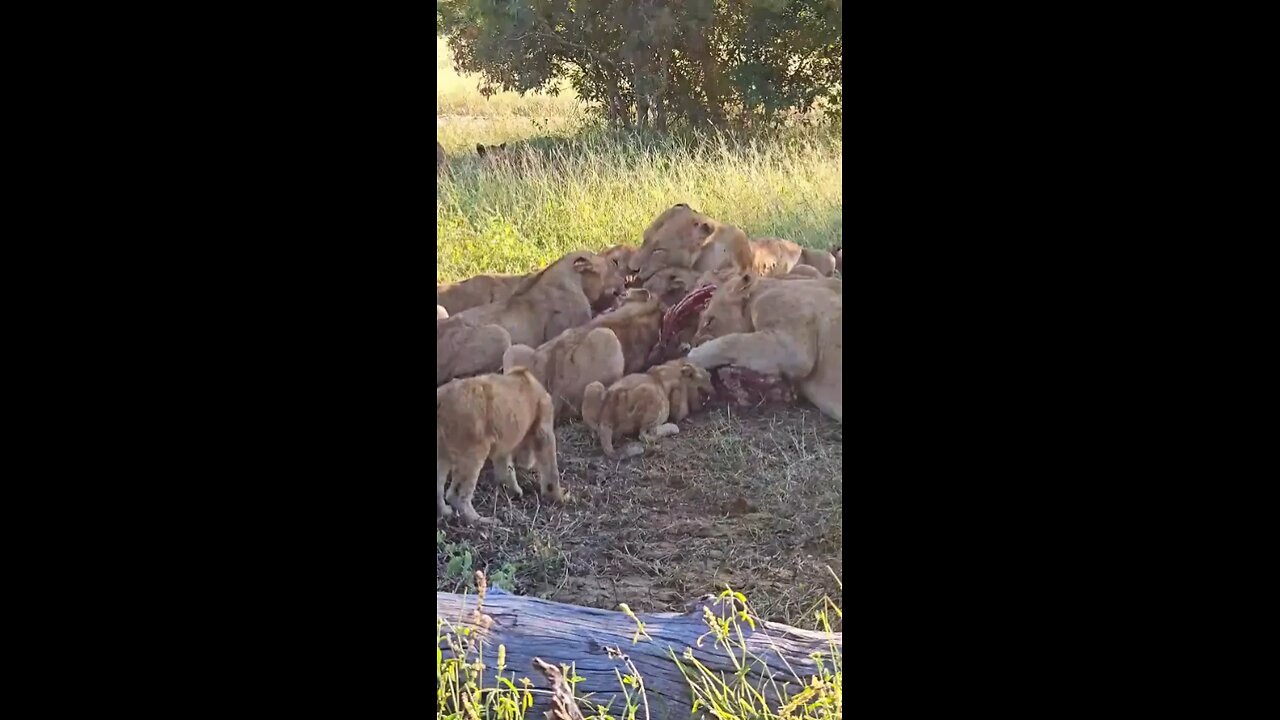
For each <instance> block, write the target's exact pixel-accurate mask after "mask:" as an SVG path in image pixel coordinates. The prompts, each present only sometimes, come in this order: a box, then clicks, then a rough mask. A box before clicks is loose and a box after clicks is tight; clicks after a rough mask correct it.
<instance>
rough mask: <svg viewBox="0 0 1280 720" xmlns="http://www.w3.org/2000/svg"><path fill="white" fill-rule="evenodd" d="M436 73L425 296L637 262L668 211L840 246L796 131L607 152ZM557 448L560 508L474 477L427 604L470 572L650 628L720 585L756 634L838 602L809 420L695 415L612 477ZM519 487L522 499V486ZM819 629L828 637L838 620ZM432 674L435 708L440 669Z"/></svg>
mask: <svg viewBox="0 0 1280 720" xmlns="http://www.w3.org/2000/svg"><path fill="white" fill-rule="evenodd" d="M436 69H437V76H438V81H439V86H438V87H439V88H440V89H439V91H438V94H437V96H436V115H437V118H436V137H437V140H438V141H439V142H440V143H441V144H442V145H443V146H444V147H445V150H446V152H447V153H448V154H449V162H448V168H447V170H446V172H444V173H442V174H440V176H439V177H438V178H437V182H436V281H437V282H445V281H453V280H459V279H462V278H465V277H469V276H471V275H475V274H477V273H485V272H502V273H516V272H527V271H530V270H534V269H536V268H539V267H542V266H545V265H546V264H547V263H549V262H551V261H552V260H555V259H556V258H558V257H560V256H561V255H563V254H564V253H566V252H570V251H573V250H579V249H587V250H601V249H604V248H605V247H608V246H611V245H615V244H631V245H638V244H639V242H640V238H641V233H642V232H643V230H644V228H645V227H646V226H647V225H648V224H649V223H650V222H651V221H652V219H653V218H654V217H655V216H657V215H658V214H659V213H660V212H662V211H663V210H665V209H666V208H668V207H670V206H671V205H673V204H675V203H679V202H685V203H689V204H690V205H692V206H693V207H695V208H697V209H698V210H700V211H702V212H705V213H707V214H709V215H712V216H713V217H716V218H718V219H720V220H723V221H726V222H732V223H734V224H737V225H740V226H742V227H743V228H745V229H746V230H747V231H748V233H750V234H752V235H757V236H759V235H774V236H779V237H785V238H789V239H792V240H795V241H797V242H799V243H801V244H804V245H808V246H812V247H830V246H831V245H833V244H836V243H842V227H843V208H842V202H843V189H842V182H843V178H842V167H841V140H840V137H839V136H838V135H836V134H833V133H831V132H829V131H825V130H821V129H797V130H795V131H792V132H788V133H786V134H783V135H781V136H779V137H776V138H774V139H772V140H769V141H755V142H745V143H744V142H731V141H728V140H724V139H718V140H717V139H712V140H710V141H709V142H704V143H701V144H697V145H693V144H688V143H683V142H674V141H666V142H658V141H650V142H640V141H636V140H627V139H620V138H618V137H616V136H611V135H610V134H609V133H607V132H604V131H602V130H601V129H600V128H598V127H595V126H593V125H592V123H591V121H590V119H589V115H588V114H586V113H584V112H583V108H582V107H581V106H580V104H579V103H578V101H577V99H576V98H575V97H574V96H573V93H572V92H571V91H569V90H568V89H567V88H566V89H565V90H566V91H565V92H563V93H561V94H560V95H559V96H558V97H549V96H536V95H532V96H526V97H520V96H519V95H516V94H514V93H499V94H498V95H495V96H493V97H491V98H488V99H486V98H484V97H482V96H481V95H480V93H479V91H478V83H477V81H476V79H475V78H472V77H465V76H460V75H458V74H457V73H455V72H454V71H453V69H452V67H451V63H450V61H449V59H448V57H447V51H446V50H445V49H444V47H443V44H442V43H438V44H437V55H436ZM503 142H505V143H508V149H509V151H510V153H511V154H510V155H509V156H508V157H507V158H506V159H505V160H502V161H497V162H495V161H492V160H489V159H482V158H480V157H478V156H477V154H476V150H475V145H476V143H483V144H485V145H497V144H501V143H503ZM556 440H557V448H558V456H559V464H560V469H561V472H562V482H563V483H564V484H565V486H566V488H567V489H568V490H569V492H570V493H571V501H570V502H569V503H568V504H566V505H557V506H547V505H542V504H540V502H539V500H538V498H537V494H536V492H531V491H529V490H526V493H525V496H524V498H522V499H520V500H515V499H513V498H511V497H510V496H509V495H507V493H506V492H505V491H504V490H501V489H499V488H497V487H496V483H495V482H494V481H493V478H492V474H491V471H490V470H489V469H488V468H486V469H485V471H484V472H483V474H482V475H481V477H480V480H479V483H478V485H477V490H476V496H475V505H476V508H477V510H479V511H480V513H481V514H482V515H486V516H489V517H494V518H496V519H497V521H498V522H497V523H496V524H495V525H493V526H488V527H462V526H459V525H457V524H453V523H450V524H446V525H445V526H444V528H443V529H442V530H440V531H438V533H437V536H436V586H437V589H438V590H441V591H451V592H460V591H464V590H466V589H467V588H468V587H469V586H470V583H471V578H472V576H473V573H474V571H475V570H478V569H483V570H485V571H486V574H487V576H488V578H489V582H490V583H491V584H495V585H498V586H501V587H504V588H505V589H508V590H514V591H516V592H519V593H522V594H528V595H537V596H540V597H544V598H548V599H552V600H556V601H559V602H567V603H573V604H578V605H587V606H592V607H600V608H609V609H613V608H616V607H617V606H618V604H619V603H627V604H628V605H629V606H630V607H631V608H632V609H634V610H635V611H637V612H649V611H664V610H680V609H682V607H683V604H684V603H685V602H686V601H688V600H691V599H693V598H696V597H699V596H701V595H703V594H705V593H716V592H720V591H722V590H724V588H725V587H726V586H731V587H732V588H733V589H735V590H740V591H742V592H743V593H745V594H746V595H747V596H748V597H749V598H750V599H751V602H752V604H753V606H754V608H755V610H756V611H757V612H758V613H759V617H761V618H764V619H768V620H775V621H780V622H785V623H787V624H790V625H795V626H799V627H805V628H810V629H816V628H817V627H818V626H819V625H820V624H821V621H820V620H818V619H817V616H816V615H815V611H819V610H822V609H823V608H824V607H827V605H826V603H827V602H828V598H831V599H834V600H835V601H836V602H837V603H839V601H840V598H841V595H842V588H841V587H840V585H839V581H838V580H837V579H836V578H838V577H840V576H842V575H843V567H842V565H843V548H842V546H841V539H840V533H841V527H842V518H843V511H842V506H843V500H842V492H843V483H842V481H841V474H842V471H843V428H842V426H841V425H839V424H838V423H835V422H832V421H830V420H828V419H827V418H825V417H823V416H822V415H821V414H820V413H818V412H817V411H816V410H815V409H814V408H812V407H810V406H806V405H796V406H790V407H777V406H774V407H765V408H758V409H747V410H742V409H739V408H736V407H735V408H725V407H721V408H718V409H712V410H711V411H709V412H706V413H701V414H698V415H696V416H694V417H692V418H690V419H689V420H688V421H686V422H684V423H682V424H681V431H680V434H679V435H677V436H675V437H672V438H667V439H666V440H664V441H663V442H662V443H661V445H659V446H656V447H651V448H650V450H649V451H648V452H646V454H645V455H644V456H642V457H640V458H635V459H632V460H628V461H625V462H614V461H609V460H607V459H606V458H604V457H603V455H602V454H601V452H600V450H599V446H598V444H597V442H596V440H595V438H594V437H592V436H591V434H590V433H589V432H588V431H587V430H586V429H585V427H583V426H582V425H581V424H579V423H570V424H566V425H562V426H560V427H558V428H557V432H556ZM519 477H520V481H521V483H522V484H523V485H524V486H525V487H526V488H529V489H531V488H532V485H533V480H532V475H526V474H525V473H524V471H520V472H519ZM830 620H831V622H832V625H833V626H834V628H835V629H836V630H841V629H842V628H841V622H842V621H841V619H840V618H839V617H838V616H837V617H833V618H831V619H830ZM438 641H439V638H438ZM437 675H438V677H437V687H438V690H439V688H440V687H441V684H440V682H441V679H440V666H438V667H437ZM836 682H837V683H838V682H839V680H838V678H837V680H836ZM440 707H441V708H443V707H445V705H444V704H443V702H442V704H441V705H440ZM735 715H736V716H738V717H743V718H752V717H766V716H765V715H759V714H754V713H750V712H738V713H735ZM441 716H442V717H444V716H449V717H452V715H449V714H448V713H445V715H441ZM469 716H470V715H467V714H462V715H459V717H469ZM480 716H481V717H499V716H502V717H518V716H520V715H515V714H513V715H510V716H508V715H502V714H501V713H494V714H488V713H485V712H481V713H480ZM769 717H771V716H769ZM795 717H839V711H838V710H837V711H836V712H835V713H834V714H824V713H817V712H815V713H813V714H803V715H801V714H799V713H797V714H796V716H795Z"/></svg>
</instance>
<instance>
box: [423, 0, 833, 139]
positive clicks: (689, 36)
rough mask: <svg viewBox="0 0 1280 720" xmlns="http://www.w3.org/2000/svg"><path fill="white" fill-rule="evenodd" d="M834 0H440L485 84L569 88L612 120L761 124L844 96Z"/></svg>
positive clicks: (459, 55) (829, 109) (461, 55)
mask: <svg viewBox="0 0 1280 720" xmlns="http://www.w3.org/2000/svg"><path fill="white" fill-rule="evenodd" d="M841 8H842V2H841V0H675V1H673V2H658V1H657V0H437V2H436V27H437V32H441V31H443V33H444V34H445V35H446V36H448V38H449V42H450V47H451V48H452V49H453V51H454V58H455V61H456V63H457V65H458V67H459V68H460V69H461V70H464V71H467V72H477V73H480V75H481V76H482V78H483V80H484V83H483V84H482V86H481V91H482V92H483V93H485V94H491V93H493V92H496V91H497V90H498V89H499V88H501V89H503V90H514V91H517V92H521V93H524V92H528V91H534V90H538V91H545V92H548V93H550V94H553V95H554V94H556V93H557V92H558V91H559V86H558V85H557V84H556V81H557V80H558V79H562V78H567V79H568V80H569V82H570V85H571V87H572V88H573V90H574V91H575V92H576V94H577V95H578V97H580V98H581V99H582V100H585V101H587V102H588V103H590V104H591V107H593V108H594V109H595V110H596V111H597V112H598V113H600V114H601V115H602V116H603V117H604V118H605V119H606V120H608V121H609V122H610V123H611V124H613V125H614V126H617V127H626V128H633V129H639V130H646V129H653V130H657V131H659V132H665V131H666V130H668V129H669V128H670V127H674V126H677V125H683V126H687V127H706V126H718V127H728V126H738V127H745V128H759V127H770V126H775V125H779V124H782V123H785V122H786V121H787V120H788V119H790V118H792V117H793V116H794V115H795V114H796V113H807V112H810V111H812V110H815V109H819V108H820V109H822V110H823V111H824V112H826V113H827V114H828V115H829V117H832V118H838V117H839V114H840V108H841V100H842V83H843V68H844V64H843V60H842V52H843V39H842V34H843V33H842V29H841V22H842V15H841Z"/></svg>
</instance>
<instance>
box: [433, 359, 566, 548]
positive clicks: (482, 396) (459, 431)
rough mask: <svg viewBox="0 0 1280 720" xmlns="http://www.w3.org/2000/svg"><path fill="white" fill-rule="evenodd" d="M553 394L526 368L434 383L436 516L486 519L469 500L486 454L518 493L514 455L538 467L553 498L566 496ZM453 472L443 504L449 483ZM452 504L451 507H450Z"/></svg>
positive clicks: (544, 488) (528, 465) (545, 489)
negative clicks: (444, 383)
mask: <svg viewBox="0 0 1280 720" xmlns="http://www.w3.org/2000/svg"><path fill="white" fill-rule="evenodd" d="M554 420H555V415H554V414H553V413H552V408H551V396H550V395H549V394H547V391H546V390H544V389H543V387H542V384H541V383H539V382H538V379H537V378H535V377H534V376H533V373H531V372H529V371H528V370H526V369H524V368H522V367H515V368H511V370H510V371H508V372H507V374H505V375H496V374H495V375H480V376H478V377H473V378H466V379H462V380H454V381H452V382H449V383H448V384H446V385H444V386H443V387H440V388H436V517H449V516H450V515H452V514H453V513H454V512H455V511H456V512H457V513H458V516H459V517H460V518H461V520H462V522H464V523H467V524H470V523H473V522H476V521H477V520H481V521H482V522H492V519H491V518H485V519H482V518H481V517H480V515H479V513H477V512H476V509H475V508H474V507H472V505H471V498H472V495H473V494H474V493H475V489H476V479H477V478H479V476H480V469H481V468H483V467H484V461H485V460H486V459H492V460H493V474H494V477H496V478H498V479H499V480H500V481H501V482H502V483H503V484H504V485H506V487H507V489H508V490H510V491H511V493H512V494H513V495H515V496H516V497H520V496H521V495H522V493H521V492H520V486H519V485H518V484H517V483H516V470H515V465H514V464H513V463H512V456H513V455H515V456H516V457H518V458H519V461H520V465H521V467H524V468H531V467H536V469H537V473H538V486H539V489H540V490H541V492H542V494H543V495H544V496H547V497H550V498H551V499H552V500H555V501H559V500H563V499H564V492H563V491H562V490H561V488H560V471H559V468H558V467H557V465H556V434H555V429H554V428H553V427H552V423H553V422H554ZM450 473H452V474H453V482H452V483H451V484H450V485H449V493H448V496H447V499H448V505H446V504H445V500H446V495H445V492H444V488H445V483H446V481H447V480H448V479H449V475H450ZM450 506H452V508H450Z"/></svg>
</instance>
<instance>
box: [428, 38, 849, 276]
mask: <svg viewBox="0 0 1280 720" xmlns="http://www.w3.org/2000/svg"><path fill="white" fill-rule="evenodd" d="M436 73H437V79H438V82H439V84H438V87H439V90H438V91H437V95H436V114H437V119H436V138H437V140H438V141H439V142H440V143H441V144H442V145H443V146H444V147H445V150H446V152H447V153H448V154H449V156H450V161H449V165H448V171H447V172H446V173H444V174H442V175H441V176H440V177H438V178H437V181H436V281H437V282H445V281H451V280H458V279H461V278H464V277H469V276H471V275H475V274H477V273H482V272H503V273H506V272H510V273H515V272H527V271H529V270H533V269H535V268H538V267H541V266H543V265H546V264H547V263H548V262H550V261H552V260H554V259H556V258H557V257H559V256H561V255H563V254H564V253H566V252H570V251H573V250H581V249H586V250H600V249H603V248H605V247H608V246H610V245H615V244H639V242H640V234H641V232H642V231H643V230H644V228H645V227H646V226H647V225H648V224H649V222H650V221H652V220H653V218H654V217H655V216H656V215H658V213H660V212H662V210H664V209H666V208H667V207H670V206H671V205H673V204H675V203H679V202H684V203H688V204H690V205H692V206H693V207H694V208H697V209H698V210H699V211H701V212H704V213H707V214H709V215H711V216H713V217H716V218H718V219H720V220H723V221H725V222H730V223H734V224H736V225H739V226H741V227H743V228H745V229H746V230H747V232H748V233H750V234H752V235H755V236H763V235H772V236H777V237H784V238H788V239H791V240H795V241H796V242H798V243H801V244H803V245H808V246H812V247H828V246H830V245H832V244H835V243H839V242H841V236H842V229H843V194H844V191H843V187H842V185H843V168H842V164H841V148H842V141H841V139H840V137H839V136H838V135H836V134H834V133H832V132H829V131H826V130H822V129H799V128H798V129H795V130H792V131H789V132H787V133H784V134H782V135H779V136H776V137H772V138H770V139H768V140H753V141H739V140H730V139H728V138H723V137H721V138H708V139H703V140H701V141H698V142H692V141H688V140H685V141H678V140H649V141H641V140H637V139H634V138H625V137H619V136H617V135H615V134H610V133H608V132H605V131H603V130H601V129H599V128H596V127H594V126H592V124H591V122H590V120H589V116H588V115H587V114H586V113H585V112H584V111H583V108H582V106H581V104H580V103H579V102H578V100H577V99H576V98H575V97H574V96H573V93H572V91H571V90H567V89H566V91H565V92H563V93H562V94H561V95H560V96H558V97H550V96H545V95H537V94H530V95H526V96H524V97H521V96H520V95H518V94H516V93H499V94H497V95H495V96H492V97H490V98H487V99H486V98H484V97H483V96H482V95H481V94H480V92H479V89H478V85H479V83H478V79H477V78H475V77H473V76H465V75H459V74H458V73H457V72H455V71H454V70H453V67H452V63H451V61H450V60H449V57H448V50H447V48H445V47H444V45H443V43H442V42H441V41H437V46H436ZM503 142H506V143H508V149H509V151H510V154H509V156H508V158H507V159H505V160H503V161H499V162H493V161H490V160H484V159H481V158H480V157H478V156H477V154H476V150H475V145H476V143H483V144H485V145H496V144H500V143H503Z"/></svg>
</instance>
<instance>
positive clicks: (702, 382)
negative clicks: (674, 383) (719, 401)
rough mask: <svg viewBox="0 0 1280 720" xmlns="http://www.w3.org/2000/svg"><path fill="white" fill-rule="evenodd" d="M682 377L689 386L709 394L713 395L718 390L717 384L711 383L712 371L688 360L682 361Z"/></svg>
mask: <svg viewBox="0 0 1280 720" xmlns="http://www.w3.org/2000/svg"><path fill="white" fill-rule="evenodd" d="M680 378H681V380H682V381H683V382H684V383H685V384H686V386H687V387H693V388H695V389H697V390H698V391H699V392H702V393H705V394H707V395H712V394H714V393H715V391H716V389H715V386H714V385H712V384H711V373H710V372H708V371H707V370H706V369H705V368H702V367H698V366H697V365H694V364H693V363H691V362H689V361H688V360H681V361H680Z"/></svg>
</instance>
